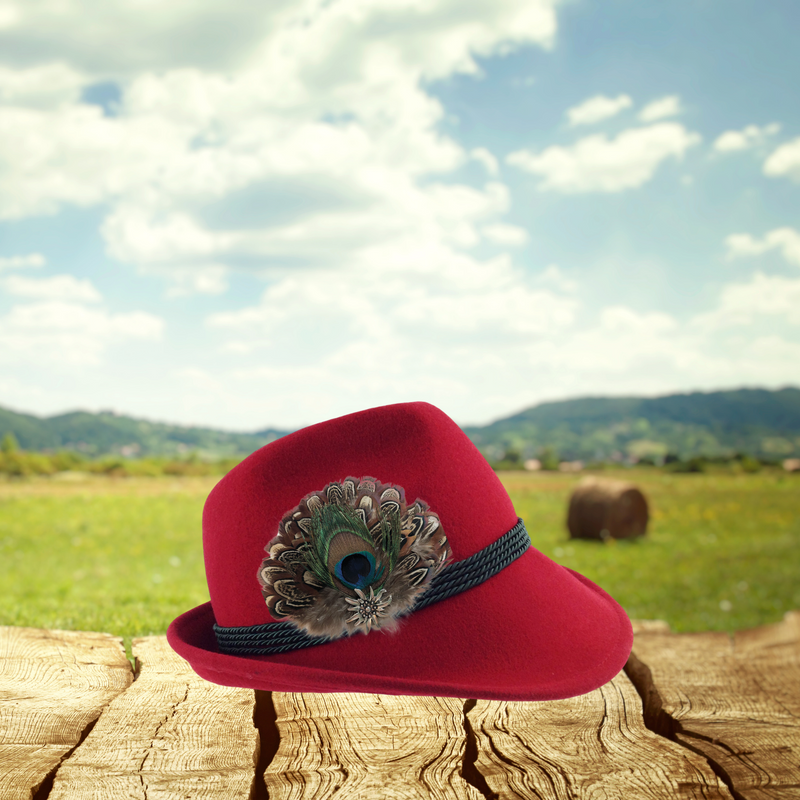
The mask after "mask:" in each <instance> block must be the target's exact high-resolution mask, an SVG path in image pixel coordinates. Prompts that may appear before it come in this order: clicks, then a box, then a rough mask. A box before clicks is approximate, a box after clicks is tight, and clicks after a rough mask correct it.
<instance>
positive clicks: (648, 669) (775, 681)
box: [628, 611, 800, 800]
mask: <svg viewBox="0 0 800 800" xmlns="http://www.w3.org/2000/svg"><path fill="white" fill-rule="evenodd" d="M628 673H629V675H630V676H631V678H632V679H633V681H634V683H635V684H636V685H637V688H638V689H639V692H640V694H641V695H642V697H643V698H644V710H645V717H646V719H647V720H648V724H649V725H651V727H653V728H654V729H655V730H658V731H659V732H661V733H662V734H663V735H665V736H668V737H671V738H673V739H674V740H675V741H677V742H680V743H681V744H683V745H685V746H686V747H688V748H690V749H691V750H693V751H695V752H697V753H700V754H702V755H703V756H705V757H706V758H707V759H708V760H709V762H710V763H712V764H713V765H714V766H715V768H716V770H717V771H718V773H719V774H720V775H721V776H722V777H723V779H724V780H725V781H726V783H727V784H728V785H729V786H731V787H732V789H733V792H734V794H735V796H736V797H741V798H747V800H762V798H763V799H764V800H766V798H773V799H774V800H788V799H789V798H800V612H797V611H794V612H791V613H789V614H787V615H786V618H785V619H784V621H783V622H781V623H779V624H777V625H770V626H765V627H763V628H757V629H755V630H752V631H743V632H741V633H737V634H735V635H734V636H733V637H730V636H728V635H727V634H725V633H695V634H669V633H667V634H664V633H643V634H640V635H638V636H637V637H636V642H635V643H634V650H633V655H632V656H631V659H630V661H629V663H628Z"/></svg>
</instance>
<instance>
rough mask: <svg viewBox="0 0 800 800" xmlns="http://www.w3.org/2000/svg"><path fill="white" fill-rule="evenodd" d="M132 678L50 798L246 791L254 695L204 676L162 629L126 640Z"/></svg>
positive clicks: (252, 755) (254, 749) (251, 764)
mask: <svg viewBox="0 0 800 800" xmlns="http://www.w3.org/2000/svg"><path fill="white" fill-rule="evenodd" d="M133 653H134V656H135V657H136V660H137V678H136V681H135V682H134V683H133V685H132V686H131V687H130V688H129V689H128V691H127V692H125V693H124V694H122V695H120V696H119V697H117V699H116V700H115V701H114V702H113V703H111V705H110V706H109V707H108V708H107V709H106V711H105V712H104V713H103V715H102V716H101V717H100V719H99V720H98V722H97V724H96V725H95V727H94V729H93V730H92V732H91V733H90V734H89V736H88V737H87V738H86V740H85V741H84V742H83V744H81V746H80V747H79V748H78V749H77V750H76V751H75V752H74V753H73V754H72V756H71V757H70V758H69V759H68V760H67V761H65V762H64V764H62V766H61V768H60V769H59V770H58V772H57V774H56V778H55V781H54V784H53V789H52V791H51V793H50V795H49V800H67V798H69V800H89V798H97V800H100V798H102V799H103V800H107V798H114V800H118V798H142V800H144V799H145V798H147V800H154V799H155V798H158V800H168V799H169V798H186V797H191V798H193V800H194V799H195V798H196V799H197V800H201V799H202V798H226V800H228V799H229V798H248V797H249V796H250V794H251V790H252V788H253V784H254V780H255V764H256V761H257V759H258V732H257V731H256V729H255V728H254V727H253V709H254V694H253V692H252V691H251V690H249V689H231V688H227V687H222V686H217V685H215V684H213V683H208V682H207V681H205V680H203V679H202V678H200V677H198V676H197V675H196V674H195V673H194V672H192V670H191V668H190V667H189V665H188V664H187V663H186V662H185V661H184V660H183V659H182V658H180V657H179V656H177V655H176V654H175V653H174V652H173V651H172V649H171V648H170V647H169V645H168V644H167V641H166V638H165V637H163V636H153V637H146V638H142V639H134V640H133Z"/></svg>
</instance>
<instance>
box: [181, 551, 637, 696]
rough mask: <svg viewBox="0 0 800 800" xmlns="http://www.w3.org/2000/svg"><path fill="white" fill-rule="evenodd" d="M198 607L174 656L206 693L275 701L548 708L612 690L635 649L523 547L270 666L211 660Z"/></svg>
mask: <svg viewBox="0 0 800 800" xmlns="http://www.w3.org/2000/svg"><path fill="white" fill-rule="evenodd" d="M214 622H215V619H214V612H213V608H212V605H211V603H210V602H209V603H205V604H203V605H201V606H198V607H196V608H194V609H192V610H190V611H187V612H186V613H185V614H182V615H181V616H180V617H178V618H177V619H176V620H174V622H173V623H172V624H171V625H170V627H169V630H168V631H167V637H168V640H169V643H170V645H171V646H172V647H173V649H174V650H175V651H176V652H177V653H178V654H179V655H181V656H182V657H183V658H185V659H186V660H187V661H188V662H189V664H190V665H191V667H192V669H194V671H195V672H197V674H198V675H200V676H201V677H203V678H205V679H206V680H208V681H211V682H213V683H217V684H222V685H224V686H238V687H245V688H250V689H263V690H267V691H284V692H371V693H376V694H393V695H431V696H443V697H462V698H475V699H486V700H555V699H560V698H564V697H572V696H575V695H579V694H585V693H586V692H589V691H592V690H593V689H596V688H597V687H599V686H602V685H603V684H605V683H607V682H608V681H609V680H611V679H612V678H613V677H614V676H615V675H616V674H617V673H618V672H619V671H620V670H621V669H622V667H623V666H624V664H625V662H626V660H627V658H628V655H629V654H630V650H631V646H632V644H633V632H632V629H631V624H630V621H629V620H628V617H627V615H626V614H625V612H624V611H623V610H622V608H621V607H620V606H619V605H618V604H617V603H616V601H615V600H613V599H612V598H611V597H610V596H609V595H608V594H606V592H604V591H603V590H602V589H601V588H600V587H598V586H596V585H595V584H594V583H592V582H591V581H589V580H588V579H587V578H584V577H583V576H582V575H579V574H578V573H577V572H573V571H572V570H569V569H567V568H565V567H562V566H560V565H558V564H556V563H555V562H553V561H551V560H550V559H549V558H547V557H546V556H544V555H543V554H542V553H540V552H538V551H537V550H536V549H534V548H533V547H531V548H530V549H529V550H528V551H527V552H526V553H525V554H524V555H523V556H521V557H520V558H518V559H517V560H516V561H514V562H513V563H512V564H510V565H509V566H508V567H506V568H505V569H504V570H502V571H501V572H500V573H498V574H497V575H495V576H494V577H492V578H490V579H489V580H487V581H485V582H484V583H482V584H480V585H479V586H476V587H474V588H472V589H469V590H468V591H465V592H462V593H461V594H459V595H456V596H454V597H451V598H449V599H447V600H443V601H441V602H439V603H435V604H433V605H430V606H428V607H427V608H424V609H421V610H420V611H416V612H412V613H411V614H409V615H408V616H406V617H404V618H403V619H402V620H401V623H400V627H399V630H397V631H396V632H394V633H384V632H379V631H373V632H372V633H370V634H367V635H363V634H356V635H354V636H351V637H347V638H343V639H337V640H335V641H331V642H327V643H325V644H321V645H317V646H314V647H309V648H305V649H301V650H295V651H292V652H289V653H281V654H278V655H270V656H235V655H228V654H225V653H222V652H220V650H219V648H218V646H217V642H216V638H215V635H214V629H213V626H214Z"/></svg>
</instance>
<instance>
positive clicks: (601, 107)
mask: <svg viewBox="0 0 800 800" xmlns="http://www.w3.org/2000/svg"><path fill="white" fill-rule="evenodd" d="M632 105H633V100H631V98H630V97H629V96H628V95H627V94H620V95H617V97H613V98H612V97H606V96H605V95H603V94H598V95H595V96H594V97H590V98H589V99H588V100H584V101H583V102H582V103H581V104H580V105H577V106H573V107H572V108H570V109H569V110H568V111H567V117H568V118H569V124H570V125H592V124H594V123H595V122H600V121H601V120H604V119H608V118H609V117H613V116H614V115H616V114H619V112H620V111H622V110H623V109H625V108H630V107H631V106H632Z"/></svg>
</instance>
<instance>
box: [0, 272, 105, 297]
mask: <svg viewBox="0 0 800 800" xmlns="http://www.w3.org/2000/svg"><path fill="white" fill-rule="evenodd" d="M2 286H3V288H4V289H5V290H6V291H7V292H8V293H9V294H11V295H15V296H17V297H33V298H35V299H37V300H57V301H58V300H60V301H64V302H73V303H97V302H99V301H100V300H102V299H103V298H102V297H101V296H100V292H98V291H97V289H95V287H94V286H93V285H92V283H91V281H88V280H80V279H78V278H76V277H74V276H73V275H53V276H52V277H50V278H23V277H22V276H19V275H11V276H10V277H8V278H6V279H5V280H3V282H2Z"/></svg>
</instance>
